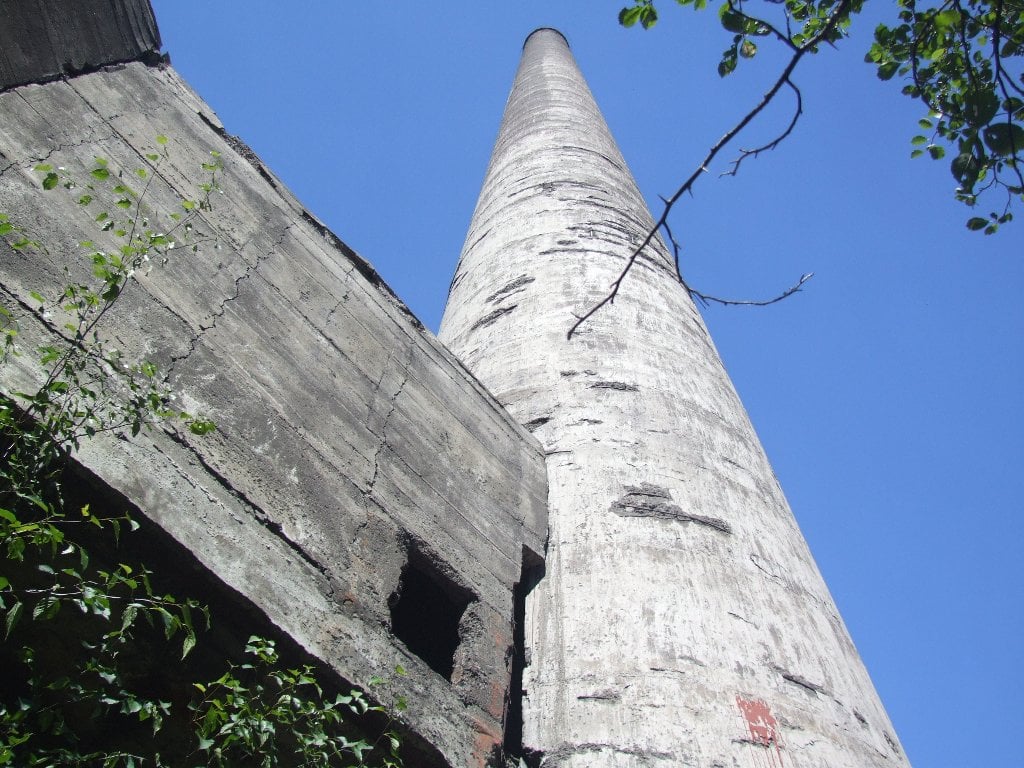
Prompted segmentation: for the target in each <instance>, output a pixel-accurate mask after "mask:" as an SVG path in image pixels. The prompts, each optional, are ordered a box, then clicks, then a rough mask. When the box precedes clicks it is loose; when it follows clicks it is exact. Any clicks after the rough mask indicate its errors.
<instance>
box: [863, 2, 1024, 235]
mask: <svg viewBox="0 0 1024 768" xmlns="http://www.w3.org/2000/svg"><path fill="white" fill-rule="evenodd" d="M897 9H898V14H897V16H898V21H897V23H895V24H893V25H892V26H889V25H886V24H881V25H879V26H878V28H877V29H876V30H875V41H874V43H873V44H872V46H871V49H870V50H869V51H868V54H867V56H866V57H865V58H866V60H867V61H868V62H870V63H873V64H875V65H876V66H877V67H878V77H879V78H881V79H882V80H890V79H892V78H894V77H900V78H902V79H903V80H904V81H905V83H906V84H905V85H904V87H903V93H905V94H906V95H908V96H910V97H912V98H915V99H918V100H920V101H921V102H922V103H923V104H924V105H925V107H927V109H928V116H927V117H925V118H922V119H921V120H920V121H919V126H920V127H921V128H922V129H923V130H924V131H925V132H926V133H924V134H919V135H917V136H915V137H914V138H913V139H912V140H911V144H912V145H913V147H914V149H913V150H912V152H911V155H912V156H913V157H920V156H923V155H924V154H925V152H926V151H927V153H928V155H929V156H930V157H931V158H932V159H934V160H941V159H942V158H944V157H945V155H946V152H945V149H947V148H948V149H950V150H952V151H953V152H954V153H955V154H954V155H953V159H952V161H951V162H950V172H951V173H952V174H953V178H954V179H955V180H956V182H957V184H958V186H957V188H956V197H957V199H958V200H960V201H961V202H963V203H966V204H967V205H969V206H974V205H976V204H977V202H978V198H979V196H980V195H981V194H983V193H984V192H987V191H990V190H992V191H996V190H1000V189H1001V190H1002V191H1003V193H1004V194H1005V202H1004V203H1003V205H1002V207H1001V208H1000V209H998V210H995V211H992V212H991V213H989V214H988V216H987V217H986V218H982V217H977V216H975V217H972V218H970V219H969V220H968V221H967V227H968V229H971V230H977V231H983V232H984V233H985V234H992V233H994V232H995V231H996V230H997V229H998V228H999V225H1000V224H1005V223H1006V222H1008V221H1010V220H1011V219H1012V218H1013V215H1012V213H1011V210H1010V208H1011V205H1012V203H1013V201H1014V199H1015V198H1016V199H1024V176H1022V173H1021V163H1022V162H1024V79H1022V77H1021V71H1022V61H1021V58H1022V56H1024V4H1021V2H1020V0H997V1H995V2H992V1H991V0H965V2H960V0H947V2H943V3H941V4H937V5H932V6H930V7H923V6H921V7H919V6H918V4H917V3H916V2H915V1H914V0H897Z"/></svg>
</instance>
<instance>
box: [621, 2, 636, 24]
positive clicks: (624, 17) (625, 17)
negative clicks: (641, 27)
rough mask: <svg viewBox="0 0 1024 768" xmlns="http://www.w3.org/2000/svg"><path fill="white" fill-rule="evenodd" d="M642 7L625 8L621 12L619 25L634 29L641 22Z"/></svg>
mask: <svg viewBox="0 0 1024 768" xmlns="http://www.w3.org/2000/svg"><path fill="white" fill-rule="evenodd" d="M640 11H641V7H640V6H639V5H634V6H633V7H632V8H623V9H622V10H621V11H619V24H621V25H622V26H624V27H632V26H633V25H634V24H636V23H637V21H639V20H640Z"/></svg>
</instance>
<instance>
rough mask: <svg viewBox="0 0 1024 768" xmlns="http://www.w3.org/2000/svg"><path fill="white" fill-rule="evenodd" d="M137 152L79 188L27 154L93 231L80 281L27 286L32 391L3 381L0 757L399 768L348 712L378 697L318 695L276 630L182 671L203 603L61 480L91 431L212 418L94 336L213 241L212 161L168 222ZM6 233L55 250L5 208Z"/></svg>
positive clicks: (17, 351) (2, 311) (204, 426)
mask: <svg viewBox="0 0 1024 768" xmlns="http://www.w3.org/2000/svg"><path fill="white" fill-rule="evenodd" d="M166 143H167V139H166V138H165V137H162V136H160V137H157V144H158V145H159V146H160V147H161V148H163V147H165V145H166ZM146 157H147V159H148V161H149V165H148V166H147V167H143V168H138V169H135V170H133V171H131V172H128V171H126V170H117V169H114V168H112V167H111V166H110V164H109V163H108V162H107V161H106V160H104V159H102V158H96V160H95V162H94V163H93V165H92V166H91V167H90V168H87V169H86V171H85V173H84V174H83V176H85V177H86V178H87V179H88V181H87V183H85V184H84V185H83V186H81V187H80V186H79V182H77V181H76V180H75V179H74V178H71V177H69V176H67V175H66V173H65V172H64V169H63V168H54V167H52V166H50V165H47V164H41V165H38V166H36V168H35V170H36V172H37V173H38V174H40V177H41V179H40V186H41V187H42V189H43V190H45V191H47V192H50V191H52V190H56V189H58V187H61V188H63V189H65V190H67V193H68V194H73V195H74V196H75V199H76V202H77V204H78V205H79V206H81V207H82V208H83V209H84V210H87V211H89V215H90V218H92V219H93V221H94V222H95V226H96V228H97V230H98V234H97V238H98V240H102V241H103V242H104V244H103V245H100V244H97V243H94V242H92V241H86V242H82V243H81V244H80V245H81V248H82V251H83V254H84V259H85V263H86V264H87V265H88V271H89V272H90V273H91V279H82V278H81V277H78V278H76V277H74V275H78V274H79V273H80V272H81V271H82V270H79V269H77V268H75V265H70V266H67V267H65V269H64V276H65V285H64V286H63V288H62V289H61V290H60V291H58V292H57V294H56V295H54V296H51V297H49V298H47V297H44V296H43V295H42V294H40V293H37V292H31V293H30V301H29V300H25V301H24V302H23V306H24V307H25V308H27V309H29V310H30V311H35V312H36V313H37V317H38V319H39V320H40V321H41V322H42V323H43V324H44V325H45V326H46V328H47V329H48V331H49V332H50V333H49V335H50V337H51V338H53V339H55V341H53V342H51V343H48V344H45V345H43V346H41V347H40V348H38V349H37V350H35V355H36V359H37V362H38V370H39V371H40V379H41V382H42V383H41V384H40V385H39V386H38V387H37V388H36V389H34V391H31V392H14V393H11V394H10V395H9V396H5V395H0V617H2V622H0V667H2V669H3V675H4V684H3V686H0V766H7V765H11V766H40V767H42V766H66V765H90V766H104V768H117V767H120V766H123V767H124V768H133V767H134V766H143V765H146V766H172V765H174V766H180V765H187V766H200V765H216V766H222V765H223V766H227V765H254V766H255V765H259V766H261V767H262V766H277V765H303V766H314V765H328V764H330V765H343V766H366V765H371V764H373V765H382V766H389V767H393V766H398V765H400V762H399V760H398V757H397V751H398V747H399V744H398V741H397V739H396V738H395V736H394V735H393V734H391V733H388V734H386V739H385V741H386V743H382V744H380V745H377V744H373V743H370V742H368V741H366V740H365V739H363V738H361V737H360V735H359V734H358V733H357V732H355V731H354V730H353V728H352V725H351V722H352V718H353V716H364V715H366V714H367V713H369V712H381V711H382V710H381V709H380V708H379V707H376V706H374V705H371V704H370V703H369V702H368V701H367V699H366V698H365V697H364V696H363V695H362V694H360V693H359V692H357V691H356V692H352V693H350V694H348V695H345V696H341V695H339V696H335V697H328V696H326V694H325V693H324V691H323V690H322V688H321V687H320V685H319V684H318V683H317V682H316V679H315V677H314V676H313V674H312V670H311V669H310V668H308V667H303V668H298V669H291V668H285V667H284V666H283V665H282V664H280V663H279V662H280V659H279V657H278V654H277V652H276V650H275V648H274V644H273V643H272V642H271V641H268V640H263V639H260V638H255V637H254V638H250V641H249V644H248V646H247V647H246V653H248V654H250V655H252V656H253V657H254V659H255V660H254V661H253V662H252V663H245V664H242V665H238V666H229V668H228V671H227V672H225V673H224V674H223V675H221V676H220V677H219V678H217V679H216V680H214V681H213V682H211V683H206V684H201V683H200V684H196V685H195V686H194V687H193V686H190V685H188V683H187V682H182V681H184V680H187V679H188V677H187V676H188V675H189V674H190V668H189V666H188V665H187V664H186V662H185V661H184V660H185V659H186V657H189V656H190V654H191V653H192V651H193V649H194V648H195V647H196V644H197V642H198V640H199V638H200V635H201V633H202V631H204V630H205V629H207V628H208V626H209V623H210V612H209V609H208V608H207V607H206V606H204V605H203V604H201V603H200V602H198V601H196V600H194V599H191V598H181V597H177V596H175V595H172V594H169V593H166V592H164V591H163V590H161V589H159V588H158V586H157V584H158V582H159V578H158V576H157V574H154V573H153V572H152V571H151V570H150V569H149V568H147V567H146V566H145V565H142V564H139V563H135V562H132V563H129V562H122V558H121V555H119V546H120V544H121V540H122V536H123V535H127V534H129V533H130V532H131V531H133V530H134V529H135V528H137V525H136V524H135V522H134V521H132V520H131V519H130V518H129V517H128V516H127V515H125V514H123V513H118V512H112V513H102V512H101V513H97V512H96V511H94V510H93V509H92V508H91V505H90V504H89V503H88V501H83V499H82V497H81V490H80V489H78V488H74V487H68V486H67V484H66V480H67V477H68V469H67V466H68V460H69V458H70V457H71V456H72V455H73V454H74V452H75V451H76V450H77V449H79V448H80V446H81V444H82V443H83V441H87V440H90V439H93V438H94V437H95V436H96V435H98V434H101V433H109V432H112V433H120V434H124V435H128V434H131V435H133V436H134V435H137V434H139V432H140V431H141V430H143V429H149V428H151V427H152V426H153V425H154V424H163V425H165V426H167V427H173V426H174V424H182V425H184V426H185V427H186V428H188V429H189V430H190V431H191V432H192V433H195V434H199V435H202V434H206V433H209V432H210V431H212V430H213V429H215V426H214V424H213V422H211V421H209V420H208V419H203V418H198V417H195V416H192V415H191V414H188V413H185V412H183V411H180V410H176V409H174V408H173V407H172V405H171V403H172V402H173V399H174V397H173V395H172V393H171V392H170V391H169V389H168V387H167V384H166V381H165V380H164V378H163V377H162V376H161V375H160V373H159V371H158V368H157V366H156V365H155V364H154V363H152V362H150V361H140V362H129V361H126V360H125V359H124V358H123V355H122V353H120V352H119V351H118V350H117V349H115V348H113V347H112V345H111V344H110V342H109V341H108V340H107V338H106V337H105V335H104V333H103V328H104V324H103V323H102V321H103V319H104V317H106V316H107V315H108V314H109V313H110V311H111V310H112V308H113V307H114V306H115V304H116V303H117V302H118V301H119V300H121V298H122V297H123V296H124V294H125V291H126V290H127V289H128V288H129V287H130V285H131V283H132V282H133V279H134V277H135V276H136V274H137V273H139V272H140V271H143V270H146V269H149V268H151V266H152V265H153V264H163V263H165V262H166V261H167V260H168V258H169V257H170V255H171V253H172V251H174V250H176V249H179V248H188V249H190V250H191V251H193V252H198V249H199V247H200V246H201V245H202V244H203V243H205V242H206V241H207V240H208V239H207V238H205V237H203V236H201V235H199V234H197V233H196V231H195V230H194V225H195V224H196V222H197V221H198V214H199V212H200V211H207V210H210V196H211V194H212V193H213V192H214V191H217V190H218V186H217V174H218V173H219V171H220V162H219V159H218V158H217V157H216V156H213V157H212V158H211V161H210V162H207V163H205V164H204V165H203V169H204V171H205V172H206V173H207V174H208V177H207V180H206V181H205V182H204V183H203V184H202V185H200V189H199V192H200V195H199V196H198V198H197V199H196V200H183V201H181V205H182V208H183V209H184V210H185V214H181V213H178V212H173V213H171V214H170V215H168V216H167V217H164V218H165V219H166V224H167V226H166V227H163V228H161V227H160V225H159V223H158V222H159V220H160V218H161V217H159V216H157V215H156V214H155V213H153V212H152V211H149V210H148V207H147V206H146V205H145V198H146V197H147V192H148V190H149V188H150V184H151V183H152V181H153V179H154V177H155V176H156V175H157V170H158V168H159V165H160V164H161V163H162V162H164V161H165V160H166V150H165V149H161V150H160V151H158V152H153V153H150V154H147V155H146ZM126 177H127V178H128V179H132V180H139V181H140V182H141V183H142V186H141V187H140V188H138V189H136V188H133V187H132V186H131V185H130V184H129V183H127V182H126V181H125V178H126ZM0 237H3V238H4V240H5V241H6V243H7V244H8V245H9V246H10V247H11V248H12V249H14V250H15V251H24V252H33V251H34V252H36V253H38V254H39V255H40V256H43V257H46V256H49V254H48V252H47V250H46V247H45V246H44V245H42V244H41V242H40V240H37V239H34V238H33V237H31V236H29V235H28V234H27V233H26V232H25V231H24V230H23V229H22V228H20V227H19V226H17V225H16V224H14V223H13V222H11V221H10V220H9V218H8V217H7V216H6V215H3V214H0ZM0 333H2V334H3V346H2V348H0V366H6V365H8V364H10V363H11V362H12V361H13V360H14V359H15V358H16V357H22V356H24V355H27V354H28V353H27V351H25V350H22V349H21V348H20V347H19V345H18V333H19V326H18V323H17V320H16V315H15V313H14V312H13V311H12V310H11V309H10V308H8V307H4V306H2V305H0ZM172 671H173V672H172ZM193 679H194V678H193ZM182 688H184V690H185V693H184V694H183V693H182V690H181V689H182Z"/></svg>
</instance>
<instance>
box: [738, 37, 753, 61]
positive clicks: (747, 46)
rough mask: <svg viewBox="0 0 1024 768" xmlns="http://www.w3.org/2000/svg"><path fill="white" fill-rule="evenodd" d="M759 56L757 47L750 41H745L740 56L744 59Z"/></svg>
mask: <svg viewBox="0 0 1024 768" xmlns="http://www.w3.org/2000/svg"><path fill="white" fill-rule="evenodd" d="M756 55H757V46H756V45H755V44H754V43H753V42H752V41H750V40H744V41H743V44H742V45H741V46H740V56H742V57H743V58H744V59H752V58H754V56H756Z"/></svg>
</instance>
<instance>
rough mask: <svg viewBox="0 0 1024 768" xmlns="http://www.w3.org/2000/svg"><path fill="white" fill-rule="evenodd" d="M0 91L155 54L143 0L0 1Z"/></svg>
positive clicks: (156, 35)
mask: <svg viewBox="0 0 1024 768" xmlns="http://www.w3.org/2000/svg"><path fill="white" fill-rule="evenodd" d="M0 20H2V21H0V89H4V88H10V87H11V86H15V85H24V84H26V83H38V82H43V81H45V80H52V79H54V78H57V77H61V76H63V75H73V74H77V73H79V72H84V71H87V70H92V69H98V68H99V67H102V66H105V65H108V64H119V63H123V62H127V61H136V60H140V59H143V58H149V59H155V58H157V57H158V56H159V53H158V52H159V50H160V32H159V30H158V29H157V26H156V20H155V19H154V18H153V9H152V8H151V7H150V4H149V0H74V2H68V1H67V0H0Z"/></svg>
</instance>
